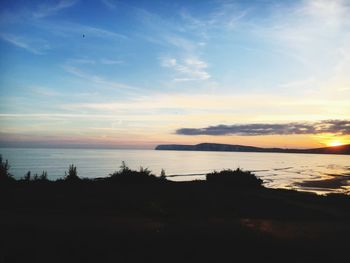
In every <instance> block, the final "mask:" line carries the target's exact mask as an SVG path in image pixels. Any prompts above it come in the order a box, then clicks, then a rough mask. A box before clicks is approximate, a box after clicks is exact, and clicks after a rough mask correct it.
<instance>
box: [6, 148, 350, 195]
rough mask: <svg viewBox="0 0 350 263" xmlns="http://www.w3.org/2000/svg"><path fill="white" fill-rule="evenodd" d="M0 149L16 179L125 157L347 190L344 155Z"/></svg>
mask: <svg viewBox="0 0 350 263" xmlns="http://www.w3.org/2000/svg"><path fill="white" fill-rule="evenodd" d="M0 154H1V155H2V157H3V159H7V160H8V161H9V164H10V166H11V167H10V173H11V174H12V175H14V177H15V178H17V179H19V178H21V177H23V176H24V175H25V173H26V172H28V171H31V174H32V175H34V174H35V173H37V174H39V175H40V174H41V173H42V172H43V171H46V172H47V173H48V177H49V179H51V180H56V179H59V178H63V177H64V175H65V171H67V170H68V167H69V165H70V164H74V165H75V166H77V170H78V176H80V177H82V178H97V177H106V176H109V174H111V173H113V172H114V171H117V170H119V169H120V166H121V164H122V162H125V164H126V165H127V166H128V167H129V168H131V169H140V167H143V168H147V169H149V170H151V171H152V172H153V174H155V175H160V172H161V170H162V169H164V170H165V173H166V175H167V178H168V179H169V180H172V181H189V180H204V179H205V175H206V174H207V173H210V172H213V171H220V170H222V169H236V168H241V169H243V170H247V171H251V172H253V173H254V174H255V175H256V176H257V177H259V178H261V179H262V180H263V182H264V185H265V186H266V187H271V188H287V189H294V190H298V191H311V192H315V193H317V194H327V193H346V194H350V157H349V156H348V155H347V156H346V155H325V154H294V153H253V152H199V151H156V150H119V149H118V150H116V149H51V148H50V149H47V148H45V149H39V148H0ZM305 182H306V184H305ZM310 182H311V183H310ZM312 182H315V185H313V183H312ZM320 182H321V183H320ZM322 182H324V183H322ZM327 182H330V183H327Z"/></svg>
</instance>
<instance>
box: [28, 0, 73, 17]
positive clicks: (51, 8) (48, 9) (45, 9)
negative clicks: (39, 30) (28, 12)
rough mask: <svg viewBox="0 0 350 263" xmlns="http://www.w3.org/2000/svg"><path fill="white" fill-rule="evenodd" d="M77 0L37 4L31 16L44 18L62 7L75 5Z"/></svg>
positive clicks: (60, 0)
mask: <svg viewBox="0 0 350 263" xmlns="http://www.w3.org/2000/svg"><path fill="white" fill-rule="evenodd" d="M77 2H78V1H77V0H59V1H53V2H51V3H50V4H47V3H45V4H42V5H40V6H39V8H38V10H37V11H36V12H34V14H33V16H34V17H35V18H44V17H47V16H50V15H53V14H55V13H56V12H59V11H61V10H62V9H66V8H69V7H71V6H73V5H75V4H76V3H77Z"/></svg>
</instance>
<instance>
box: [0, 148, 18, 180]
mask: <svg viewBox="0 0 350 263" xmlns="http://www.w3.org/2000/svg"><path fill="white" fill-rule="evenodd" d="M9 170H10V165H9V162H8V160H6V161H3V159H2V155H1V154H0V182H9V181H14V180H15V179H14V178H13V176H12V174H10V173H9Z"/></svg>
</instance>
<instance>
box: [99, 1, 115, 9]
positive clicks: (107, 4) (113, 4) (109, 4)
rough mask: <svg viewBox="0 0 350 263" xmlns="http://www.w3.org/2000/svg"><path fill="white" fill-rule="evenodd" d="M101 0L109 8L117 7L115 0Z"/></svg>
mask: <svg viewBox="0 0 350 263" xmlns="http://www.w3.org/2000/svg"><path fill="white" fill-rule="evenodd" d="M101 2H102V3H103V4H104V5H105V6H106V7H108V8H109V9H115V8H116V7H117V1H116V0H101Z"/></svg>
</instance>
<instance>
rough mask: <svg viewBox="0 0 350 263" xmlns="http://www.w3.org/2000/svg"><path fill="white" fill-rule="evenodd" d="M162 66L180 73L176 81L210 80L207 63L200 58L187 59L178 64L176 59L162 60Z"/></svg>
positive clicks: (166, 58)
mask: <svg viewBox="0 0 350 263" xmlns="http://www.w3.org/2000/svg"><path fill="white" fill-rule="evenodd" d="M161 66H162V67H166V68H172V69H174V70H175V71H176V72H177V73H178V77H176V78H175V79H174V81H189V80H206V79H209V78H210V75H209V73H208V72H207V71H206V68H207V67H208V65H207V63H205V62H204V61H202V60H200V59H198V58H186V59H184V60H183V61H181V62H178V60H177V59H175V58H169V57H163V58H161Z"/></svg>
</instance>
